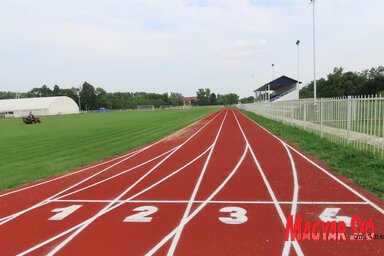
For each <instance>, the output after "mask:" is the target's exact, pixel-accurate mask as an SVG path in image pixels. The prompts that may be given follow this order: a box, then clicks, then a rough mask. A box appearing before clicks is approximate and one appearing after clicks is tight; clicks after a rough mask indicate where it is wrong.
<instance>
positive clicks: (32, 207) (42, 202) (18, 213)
mask: <svg viewBox="0 0 384 256" xmlns="http://www.w3.org/2000/svg"><path fill="white" fill-rule="evenodd" d="M221 112H223V110H221V111H219V112H218V113H217V114H216V115H214V114H212V115H214V116H213V118H212V119H211V120H209V121H208V122H207V123H206V124H205V125H204V126H203V127H202V128H200V129H199V130H198V131H200V130H201V129H203V128H204V127H205V126H207V125H208V124H209V123H211V122H212V121H213V120H214V119H216V117H218V116H219V115H220V114H221ZM210 116H211V115H209V117H210ZM199 121H201V120H198V121H196V122H195V123H193V124H190V125H189V126H187V127H190V126H192V125H194V124H196V123H198V122H199ZM187 127H185V128H183V129H186V128H187ZM183 129H181V130H183ZM170 136H172V135H169V136H167V137H165V138H163V139H161V140H159V141H157V142H155V143H153V144H150V145H148V146H146V147H143V148H141V149H138V150H137V151H135V153H133V154H130V155H129V156H128V157H127V158H124V159H123V160H122V161H119V162H118V163H115V164H113V165H111V166H109V167H107V168H106V169H103V170H101V171H100V172H97V173H96V174H94V175H92V176H90V177H88V178H86V179H84V180H82V181H80V182H78V183H76V184H74V185H72V186H70V187H68V188H66V189H64V190H62V191H60V192H59V193H56V194H55V195H53V196H51V197H49V198H46V199H45V200H43V201H41V202H39V203H37V204H35V205H33V206H31V207H29V208H27V209H25V210H23V211H19V212H17V213H14V214H12V215H10V216H6V217H3V218H1V219H0V226H1V225H3V224H5V223H7V222H9V221H10V220H13V219H15V218H17V217H19V216H21V215H22V214H24V213H26V212H29V211H31V210H33V209H36V208H38V207H41V206H43V205H45V204H47V203H48V201H49V200H51V199H53V198H55V197H57V196H59V195H61V194H62V193H65V192H66V191H68V190H70V189H72V188H74V187H76V186H78V185H80V184H82V183H84V182H86V181H88V180H89V179H91V178H93V177H95V176H97V175H99V174H101V173H103V172H105V171H107V170H108V169H110V168H112V167H114V166H116V165H117V164H119V163H121V162H124V161H125V160H127V159H129V158H131V157H133V156H135V155H137V154H139V153H141V152H143V151H145V150H146V149H148V148H151V147H153V146H155V145H157V144H159V143H160V142H161V141H163V140H166V139H167V138H168V137H170Z"/></svg>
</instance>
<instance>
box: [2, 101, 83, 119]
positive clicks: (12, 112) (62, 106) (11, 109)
mask: <svg viewBox="0 0 384 256" xmlns="http://www.w3.org/2000/svg"><path fill="white" fill-rule="evenodd" d="M30 111H31V112H32V113H33V114H34V115H38V116H44V115H61V114H63V115H64V114H75V113H79V106H78V105H77V104H76V102H75V101H73V100H72V99H71V98H69V97H67V96H60V97H42V98H21V99H7V100H0V116H5V117H20V116H26V115H28V114H29V112H30Z"/></svg>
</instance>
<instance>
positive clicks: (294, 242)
mask: <svg viewBox="0 0 384 256" xmlns="http://www.w3.org/2000/svg"><path fill="white" fill-rule="evenodd" d="M232 111H233V110H232ZM234 116H235V119H236V122H237V125H238V126H239V128H240V130H241V133H242V134H243V137H244V139H245V141H246V143H247V146H248V147H249V148H250V150H249V151H250V152H251V155H252V158H253V160H254V162H255V164H256V166H257V169H258V170H259V173H260V175H261V177H262V179H263V181H264V184H265V186H266V187H267V190H268V193H269V195H270V197H271V198H272V201H273V202H274V206H275V208H276V211H277V213H278V214H279V216H280V220H281V222H282V223H283V225H284V227H285V226H286V223H287V219H286V218H285V215H284V212H283V210H282V209H281V207H280V204H279V203H278V200H277V198H276V196H275V193H274V192H273V190H272V187H271V185H270V184H269V181H268V179H267V177H266V175H265V173H264V170H263V168H262V167H261V165H260V163H259V161H258V160H257V157H256V155H255V153H254V152H253V149H252V148H251V146H250V144H249V141H248V138H247V136H246V135H245V133H244V131H243V128H242V127H241V125H240V123H239V120H238V119H237V117H236V115H235V114H234ZM292 243H293V246H294V249H295V251H296V253H297V254H298V255H299V256H301V255H304V253H303V252H302V250H301V248H300V245H299V243H298V242H297V241H296V240H294V241H293V242H292Z"/></svg>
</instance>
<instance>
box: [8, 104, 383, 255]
mask: <svg viewBox="0 0 384 256" xmlns="http://www.w3.org/2000/svg"><path fill="white" fill-rule="evenodd" d="M383 209H384V203H383V201H382V200H380V199H379V198H377V197H375V196H373V195H372V194H370V193H368V192H366V191H364V190H363V189H361V188H359V187H357V186H355V185H353V184H351V183H350V182H349V181H348V180H347V179H345V178H342V177H339V176H338V175H337V174H335V173H334V172H332V171H331V170H329V169H328V168H327V167H325V166H324V165H322V164H321V163H319V162H318V161H316V160H315V159H313V158H312V157H310V156H306V155H305V154H303V153H302V152H301V151H300V150H298V149H297V148H295V147H293V146H291V145H289V144H288V143H286V142H284V141H283V140H281V139H279V138H277V137H275V136H274V135H272V134H270V133H269V132H268V131H267V130H265V129H264V128H262V127H260V126H259V125H257V124H256V123H254V122H253V121H251V120H250V119H248V118H247V117H245V116H244V115H242V114H241V113H240V112H238V111H236V110H233V109H223V110H221V111H219V112H217V113H214V114H212V115H210V116H208V117H206V118H204V119H202V120H200V121H198V122H196V123H194V124H192V125H190V126H189V127H187V128H185V129H183V130H181V131H179V132H177V133H175V134H173V135H171V136H169V137H166V138H164V139H162V140H160V141H158V142H155V143H153V144H150V145H147V146H144V147H142V148H139V149H136V150H134V151H131V152H128V153H126V154H123V155H120V156H118V157H114V158H111V159H108V160H107V161H104V162H101V163H98V164H94V165H91V166H88V167H86V168H83V169H78V170H75V171H73V172H69V173H67V174H65V175H62V176H57V177H52V178H51V179H47V180H44V181H41V182H38V183H34V184H30V185H28V186H24V187H21V188H17V189H13V190H9V191H5V192H3V193H1V194H0V255H383V254H384V235H383V238H380V235H381V234H384V218H383V215H384V210H383ZM289 215H293V216H301V218H302V220H303V222H302V223H303V227H302V228H303V229H304V224H305V222H306V221H308V223H310V224H314V223H315V222H318V221H321V220H323V221H326V220H330V221H335V223H336V222H338V223H341V222H340V221H344V223H346V224H347V225H350V223H351V217H353V216H358V217H359V220H361V221H360V222H359V224H360V225H361V223H363V222H362V221H368V220H369V219H370V218H371V222H372V223H373V224H374V234H377V235H378V239H371V240H351V239H350V238H351V237H350V235H351V234H353V233H352V227H350V226H349V227H347V228H346V232H345V236H346V240H343V239H342V237H341V236H340V237H339V238H340V239H339V240H336V241H335V240H334V239H332V236H331V235H332V232H331V233H329V232H328V233H324V234H325V235H327V236H325V237H326V238H327V237H328V238H329V240H326V239H325V240H323V239H320V240H319V241H315V240H313V239H312V238H313V237H310V238H311V239H301V240H300V239H299V238H297V237H296V238H297V239H296V238H293V237H289V236H288V237H287V239H285V227H286V223H287V220H288V216H289ZM363 224H364V223H363ZM352 226H353V225H352ZM363 227H364V225H363ZM369 230H371V229H369ZM304 233H305V231H304ZM307 234H308V232H307ZM321 235H322V234H321ZM328 235H329V236H328ZM303 238H304V237H303ZM307 238H308V236H307Z"/></svg>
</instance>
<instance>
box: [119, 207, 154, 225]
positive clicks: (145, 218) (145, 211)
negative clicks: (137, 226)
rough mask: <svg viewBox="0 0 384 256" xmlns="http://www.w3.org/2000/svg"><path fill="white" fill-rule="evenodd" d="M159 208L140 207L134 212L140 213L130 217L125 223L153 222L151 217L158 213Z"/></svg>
mask: <svg viewBox="0 0 384 256" xmlns="http://www.w3.org/2000/svg"><path fill="white" fill-rule="evenodd" d="M157 210H158V209H157V207H155V206H140V207H137V208H135V209H133V211H135V212H138V213H136V214H134V215H131V216H128V217H126V218H125V220H124V222H151V221H152V217H149V216H150V215H151V214H154V213H155V212H157Z"/></svg>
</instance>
